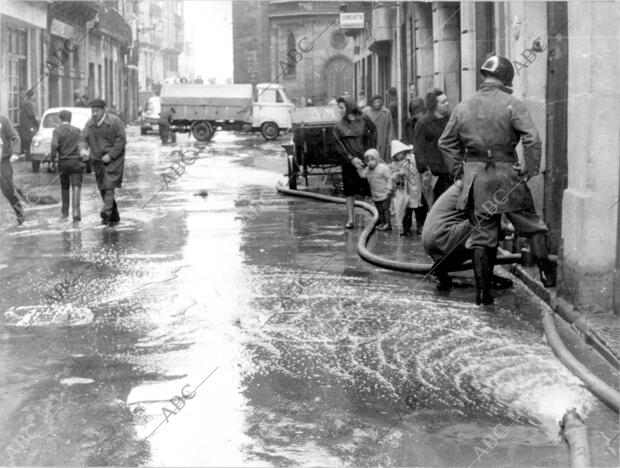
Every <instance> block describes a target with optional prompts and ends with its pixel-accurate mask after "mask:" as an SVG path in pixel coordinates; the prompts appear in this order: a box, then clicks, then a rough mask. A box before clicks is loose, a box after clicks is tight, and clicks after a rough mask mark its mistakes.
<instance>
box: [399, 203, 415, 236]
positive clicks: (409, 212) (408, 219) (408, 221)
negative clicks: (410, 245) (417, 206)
mask: <svg viewBox="0 0 620 468" xmlns="http://www.w3.org/2000/svg"><path fill="white" fill-rule="evenodd" d="M412 224H413V208H409V207H407V208H406V209H405V216H403V232H402V235H403V236H408V235H410V234H411V226H412Z"/></svg>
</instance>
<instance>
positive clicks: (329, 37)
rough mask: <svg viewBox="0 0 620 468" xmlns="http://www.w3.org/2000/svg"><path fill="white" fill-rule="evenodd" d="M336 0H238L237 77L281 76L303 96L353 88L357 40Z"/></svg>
mask: <svg viewBox="0 0 620 468" xmlns="http://www.w3.org/2000/svg"><path fill="white" fill-rule="evenodd" d="M338 19H339V4H338V3H336V2H300V1H293V2H291V1H272V2H234V3H233V41H234V42H233V47H234V49H233V50H234V80H235V82H236V83H257V82H270V81H272V80H273V81H275V82H278V83H280V84H282V85H283V86H284V87H285V89H286V91H287V93H288V94H289V96H290V97H291V98H292V99H293V100H294V101H297V102H300V101H301V98H302V97H303V98H306V99H308V98H310V99H312V100H313V102H314V103H315V104H321V103H326V102H327V101H328V100H329V99H330V98H331V97H333V96H339V95H341V94H343V93H344V92H345V91H348V92H349V93H352V91H353V60H352V57H353V41H352V40H351V39H350V38H348V37H347V36H345V35H344V33H343V32H342V31H341V30H340V27H339V20H338Z"/></svg>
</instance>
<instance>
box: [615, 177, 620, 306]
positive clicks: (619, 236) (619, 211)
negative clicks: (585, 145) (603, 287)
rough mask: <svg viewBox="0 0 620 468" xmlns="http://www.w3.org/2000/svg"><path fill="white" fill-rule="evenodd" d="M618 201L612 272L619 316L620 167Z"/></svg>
mask: <svg viewBox="0 0 620 468" xmlns="http://www.w3.org/2000/svg"><path fill="white" fill-rule="evenodd" d="M618 169H619V171H618V172H619V174H618V181H619V187H618V199H617V200H616V209H617V216H618V218H617V219H616V225H617V226H618V228H617V230H616V271H615V272H614V276H615V278H614V314H616V315H620V165H619V167H618Z"/></svg>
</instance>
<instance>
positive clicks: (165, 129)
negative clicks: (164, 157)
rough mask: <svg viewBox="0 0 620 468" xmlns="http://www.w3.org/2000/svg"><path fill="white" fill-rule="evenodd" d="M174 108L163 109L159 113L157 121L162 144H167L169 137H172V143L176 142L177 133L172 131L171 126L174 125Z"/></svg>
mask: <svg viewBox="0 0 620 468" xmlns="http://www.w3.org/2000/svg"><path fill="white" fill-rule="evenodd" d="M175 113H176V112H175V110H174V108H172V107H171V108H169V109H162V110H161V112H160V113H159V120H158V121H157V129H158V131H159V138H161V144H162V145H167V144H168V138H171V142H172V143H176V141H177V137H176V133H174V132H170V126H171V125H172V116H173V115H174V114H175Z"/></svg>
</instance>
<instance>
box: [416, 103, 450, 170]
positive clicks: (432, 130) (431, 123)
mask: <svg viewBox="0 0 620 468" xmlns="http://www.w3.org/2000/svg"><path fill="white" fill-rule="evenodd" d="M448 119H449V117H448V116H446V117H439V118H438V117H435V115H434V114H433V113H432V112H429V113H428V114H426V115H425V116H424V117H422V118H421V119H420V121H419V122H418V123H417V124H416V126H415V132H414V136H413V150H414V152H415V160H416V162H417V164H418V170H419V171H421V172H424V171H425V170H426V169H427V168H428V169H429V170H430V171H431V173H432V174H433V175H436V176H438V175H442V174H449V173H450V171H449V170H448V166H447V165H446V163H445V161H444V159H443V155H442V154H441V151H439V147H438V146H437V142H438V141H439V137H441V134H442V133H443V131H444V129H445V128H446V124H447V123H448Z"/></svg>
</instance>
